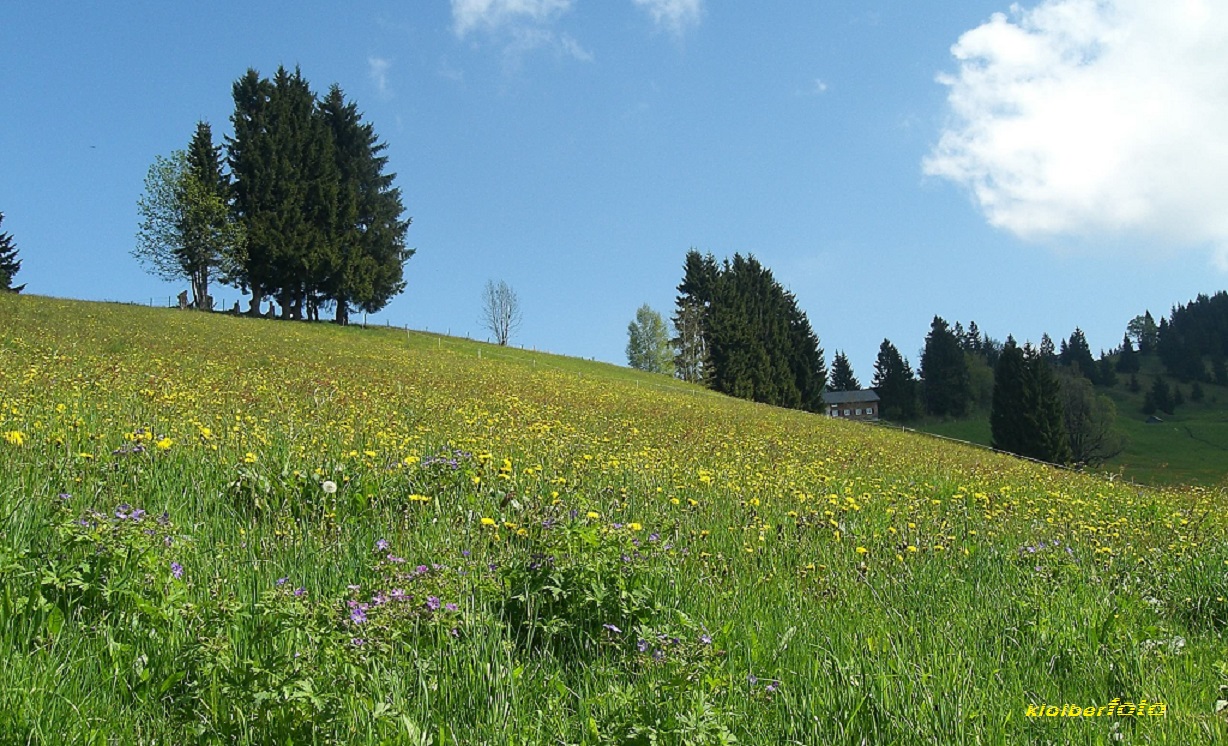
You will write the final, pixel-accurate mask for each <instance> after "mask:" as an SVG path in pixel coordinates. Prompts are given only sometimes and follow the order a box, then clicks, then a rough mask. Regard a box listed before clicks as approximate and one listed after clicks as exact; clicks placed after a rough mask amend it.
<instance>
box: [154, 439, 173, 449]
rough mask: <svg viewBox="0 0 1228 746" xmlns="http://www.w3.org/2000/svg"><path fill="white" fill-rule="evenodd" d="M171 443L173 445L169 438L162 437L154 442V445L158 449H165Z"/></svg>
mask: <svg viewBox="0 0 1228 746" xmlns="http://www.w3.org/2000/svg"><path fill="white" fill-rule="evenodd" d="M173 445H175V441H174V440H172V439H171V438H163V439H162V440H159V441H158V442H157V443H154V446H156V447H157V449H158V450H159V451H165V450H167V449H169V448H170V447H171V446H173Z"/></svg>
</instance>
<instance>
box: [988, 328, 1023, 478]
mask: <svg viewBox="0 0 1228 746" xmlns="http://www.w3.org/2000/svg"><path fill="white" fill-rule="evenodd" d="M1027 385H1028V373H1027V360H1026V359H1025V358H1024V354H1023V350H1021V349H1020V348H1019V347H1018V345H1016V344H1015V339H1014V338H1013V337H1007V338H1006V345H1005V346H1004V347H1003V348H1002V354H1000V355H999V356H998V363H997V365H996V366H995V367H994V386H993V405H992V408H991V409H990V413H989V429H990V433H991V438H992V440H991V443H992V445H993V447H994V448H995V449H996V450H999V451H1006V452H1007V453H1015V454H1023V453H1024V451H1026V450H1029V445H1028V441H1029V437H1030V432H1029V429H1030V425H1029V423H1030V422H1031V420H1030V419H1029V418H1028V417H1027V411H1026V407H1027V399H1026V395H1025V390H1026V388H1027Z"/></svg>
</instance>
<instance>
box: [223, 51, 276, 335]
mask: <svg viewBox="0 0 1228 746" xmlns="http://www.w3.org/2000/svg"><path fill="white" fill-rule="evenodd" d="M231 93H232V95H233V98H234V102H235V111H234V114H232V115H231V118H230V122H231V125H232V127H233V129H234V134H233V135H232V136H230V137H228V138H227V139H226V152H227V163H228V164H229V166H230V172H231V175H232V176H233V177H234V192H233V194H234V203H233V209H234V212H235V216H236V218H237V219H238V220H239V222H240V223H241V224H242V226H243V229H244V233H245V235H246V240H247V241H246V256H245V258H244V262H243V266H242V267H241V268H240V271H239V277H238V279H239V284H240V287H241V288H242V289H243V290H245V291H247V292H250V293H251V294H252V301H251V307H250V309H249V311H248V312H249V313H250V314H252V315H257V314H259V313H260V306H261V304H262V303H263V301H264V298H265V297H266V296H268V295H270V294H271V293H272V291H273V290H274V284H275V281H276V267H275V261H274V254H275V251H276V243H277V240H278V237H277V235H276V226H275V225H274V220H273V216H274V213H275V210H276V205H277V203H278V201H279V199H281V194H282V192H283V191H284V187H283V186H282V185H281V183H280V182H281V181H282V180H283V179H284V175H280V174H278V173H277V172H276V171H275V169H274V163H273V156H274V139H275V137H274V131H273V127H272V112H271V103H272V97H273V84H272V83H271V82H270V81H269V80H268V79H267V78H261V77H260V74H259V73H258V72H256V71H255V70H253V69H248V71H247V72H246V73H245V74H244V75H243V77H241V78H239V79H238V80H236V81H235V83H234V85H233V86H232V88H231ZM279 176H282V178H281V179H279Z"/></svg>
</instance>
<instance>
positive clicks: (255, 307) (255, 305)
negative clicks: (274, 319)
mask: <svg viewBox="0 0 1228 746" xmlns="http://www.w3.org/2000/svg"><path fill="white" fill-rule="evenodd" d="M263 304H264V292H263V291H262V290H261V289H260V288H258V287H256V286H255V285H252V304H251V305H250V306H248V309H247V315H248V316H259V315H260V306H262V305H263Z"/></svg>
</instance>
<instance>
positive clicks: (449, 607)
mask: <svg viewBox="0 0 1228 746" xmlns="http://www.w3.org/2000/svg"><path fill="white" fill-rule="evenodd" d="M443 609H444V611H459V610H460V607H459V606H457V605H456V604H444V605H443Z"/></svg>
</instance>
